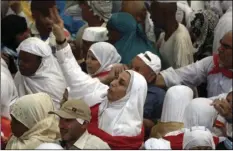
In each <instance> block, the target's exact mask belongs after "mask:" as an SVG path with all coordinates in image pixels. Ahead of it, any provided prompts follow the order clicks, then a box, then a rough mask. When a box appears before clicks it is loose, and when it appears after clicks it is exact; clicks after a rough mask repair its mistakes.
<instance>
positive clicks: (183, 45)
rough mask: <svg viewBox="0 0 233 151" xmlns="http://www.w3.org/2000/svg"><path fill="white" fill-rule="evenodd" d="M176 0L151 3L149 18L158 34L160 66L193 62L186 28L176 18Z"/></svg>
mask: <svg viewBox="0 0 233 151" xmlns="http://www.w3.org/2000/svg"><path fill="white" fill-rule="evenodd" d="M176 12H177V3H176V1H156V2H153V3H152V4H151V18H152V21H153V23H154V26H155V27H158V28H162V29H163V30H164V31H165V32H163V33H161V34H160V38H159V39H158V41H157V47H158V48H159V52H160V54H161V60H162V65H163V66H162V68H163V69H167V68H169V67H173V68H175V69H176V68H180V67H183V66H186V65H188V64H190V63H192V62H193V53H194V48H193V45H192V41H191V38H190V35H189V32H188V30H187V28H186V27H185V26H184V25H182V24H180V23H178V21H177V19H176Z"/></svg>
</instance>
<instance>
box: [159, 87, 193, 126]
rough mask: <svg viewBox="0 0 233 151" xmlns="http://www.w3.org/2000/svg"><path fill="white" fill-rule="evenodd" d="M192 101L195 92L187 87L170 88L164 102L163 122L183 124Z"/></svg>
mask: <svg viewBox="0 0 233 151" xmlns="http://www.w3.org/2000/svg"><path fill="white" fill-rule="evenodd" d="M184 94H185V95H184ZM192 99H193V91H192V89H190V88H189V87H187V86H183V85H177V86H173V87H171V88H169V89H168V91H167V93H166V95H165V98H164V102H163V110H162V115H161V122H181V123H183V122H184V111H185V108H186V106H188V104H189V103H190V101H191V100H192Z"/></svg>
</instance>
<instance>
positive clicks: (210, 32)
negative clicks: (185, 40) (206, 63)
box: [187, 9, 219, 50]
mask: <svg viewBox="0 0 233 151" xmlns="http://www.w3.org/2000/svg"><path fill="white" fill-rule="evenodd" d="M218 20H219V17H218V15H217V14H215V13H214V12H213V11H212V10H210V9H207V10H199V11H193V12H192V13H190V14H189V19H188V22H187V28H188V29H189V31H190V32H191V33H192V34H193V35H195V37H197V40H196V41H195V42H194V44H193V46H194V47H195V48H196V49H197V50H199V48H200V47H201V46H202V45H204V44H205V45H212V44H213V38H214V29H215V27H216V26H217V24H218ZM211 50H212V49H211Z"/></svg>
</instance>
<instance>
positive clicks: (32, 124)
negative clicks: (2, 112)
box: [6, 93, 60, 149]
mask: <svg viewBox="0 0 233 151" xmlns="http://www.w3.org/2000/svg"><path fill="white" fill-rule="evenodd" d="M54 109H55V108H54V104H53V101H52V99H51V97H50V96H49V95H48V94H45V93H36V94H31V95H25V96H23V97H21V98H19V99H18V100H17V101H16V102H15V103H14V104H13V105H12V108H11V114H12V116H14V118H15V119H16V120H18V121H19V122H20V123H22V124H23V125H25V126H26V127H27V128H28V129H29V130H28V131H27V132H25V133H24V134H23V135H22V136H21V137H20V138H17V137H15V136H12V137H11V139H10V140H9V141H8V144H7V146H6V149H35V148H36V147H37V146H39V145H40V144H42V143H43V142H48V143H49V142H54V141H55V140H56V139H58V137H59V135H60V132H59V128H58V120H57V118H56V116H55V115H49V114H48V112H49V111H53V110H54Z"/></svg>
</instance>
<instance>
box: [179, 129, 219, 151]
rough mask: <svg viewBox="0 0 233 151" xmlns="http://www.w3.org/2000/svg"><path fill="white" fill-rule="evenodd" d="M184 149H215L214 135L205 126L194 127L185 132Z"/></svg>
mask: <svg viewBox="0 0 233 151" xmlns="http://www.w3.org/2000/svg"><path fill="white" fill-rule="evenodd" d="M183 149H185V150H188V149H189V150H194V149H198V150H212V149H213V150H214V149H215V144H214V139H213V135H212V134H211V132H210V131H209V130H208V129H207V128H205V127H201V126H198V127H192V128H191V129H188V130H187V131H185V133H184V138H183Z"/></svg>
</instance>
